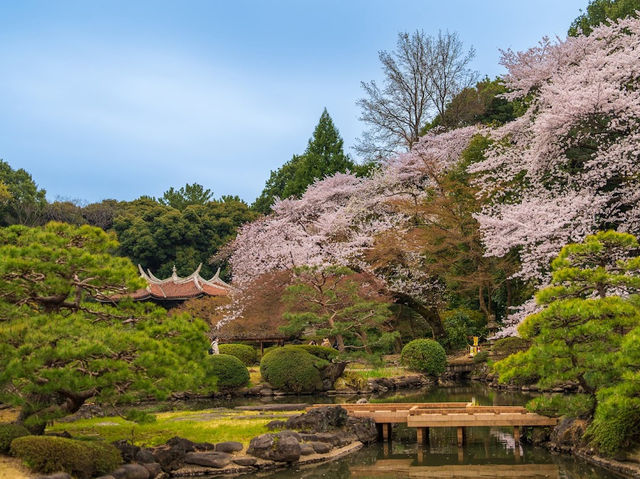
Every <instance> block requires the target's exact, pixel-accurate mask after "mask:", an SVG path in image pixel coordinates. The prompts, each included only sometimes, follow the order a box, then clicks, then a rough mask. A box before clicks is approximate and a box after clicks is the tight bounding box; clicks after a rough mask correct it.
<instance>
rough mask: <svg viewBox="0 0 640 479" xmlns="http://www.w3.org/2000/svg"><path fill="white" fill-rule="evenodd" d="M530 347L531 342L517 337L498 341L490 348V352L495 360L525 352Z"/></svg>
mask: <svg viewBox="0 0 640 479" xmlns="http://www.w3.org/2000/svg"><path fill="white" fill-rule="evenodd" d="M530 346H531V341H528V340H527V339H524V338H519V337H517V336H512V337H509V338H502V339H498V340H497V341H496V342H495V343H493V346H492V347H491V352H492V353H493V355H494V356H495V358H496V359H502V358H506V357H507V356H511V355H512V354H515V353H517V352H520V351H526V350H527V349H529V347H530Z"/></svg>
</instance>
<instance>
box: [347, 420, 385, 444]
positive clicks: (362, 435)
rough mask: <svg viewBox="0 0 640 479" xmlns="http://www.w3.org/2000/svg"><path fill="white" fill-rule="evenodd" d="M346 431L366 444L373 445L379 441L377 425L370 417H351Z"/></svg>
mask: <svg viewBox="0 0 640 479" xmlns="http://www.w3.org/2000/svg"><path fill="white" fill-rule="evenodd" d="M346 430H347V432H349V433H351V434H353V435H354V436H356V437H357V438H358V441H360V442H362V443H364V444H371V443H374V442H376V441H377V440H378V429H377V427H376V423H375V421H374V420H373V419H371V418H369V417H349V418H348V419H347V424H346Z"/></svg>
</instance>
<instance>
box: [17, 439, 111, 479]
mask: <svg viewBox="0 0 640 479" xmlns="http://www.w3.org/2000/svg"><path fill="white" fill-rule="evenodd" d="M11 453H12V454H13V455H14V456H16V457H18V458H20V459H22V460H23V461H24V462H25V463H26V464H27V465H28V466H29V467H30V468H31V469H33V470H34V471H36V472H43V473H51V472H59V471H64V472H67V473H69V474H71V475H72V476H74V477H77V478H79V479H88V478H90V477H92V476H94V475H101V474H106V473H108V472H111V471H113V470H114V469H115V468H117V467H118V465H119V464H120V463H121V462H122V457H121V456H120V451H118V450H117V449H116V448H115V447H114V446H112V445H111V444H106V443H102V442H98V441H78V440H75V439H67V438H64V437H55V436H24V437H20V438H18V439H14V441H13V442H12V443H11Z"/></svg>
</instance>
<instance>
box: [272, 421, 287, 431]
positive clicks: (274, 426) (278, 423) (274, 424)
mask: <svg viewBox="0 0 640 479" xmlns="http://www.w3.org/2000/svg"><path fill="white" fill-rule="evenodd" d="M285 427H287V422H286V421H280V420H275V421H271V422H270V423H268V424H267V429H269V431H273V430H274V429H284V428H285Z"/></svg>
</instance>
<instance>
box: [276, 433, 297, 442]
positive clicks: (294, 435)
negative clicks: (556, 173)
mask: <svg viewBox="0 0 640 479" xmlns="http://www.w3.org/2000/svg"><path fill="white" fill-rule="evenodd" d="M279 435H280V437H285V436H292V437H294V438H295V440H296V441H298V442H300V441H302V437H300V433H298V432H296V431H289V430H285V431H280V433H279Z"/></svg>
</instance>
